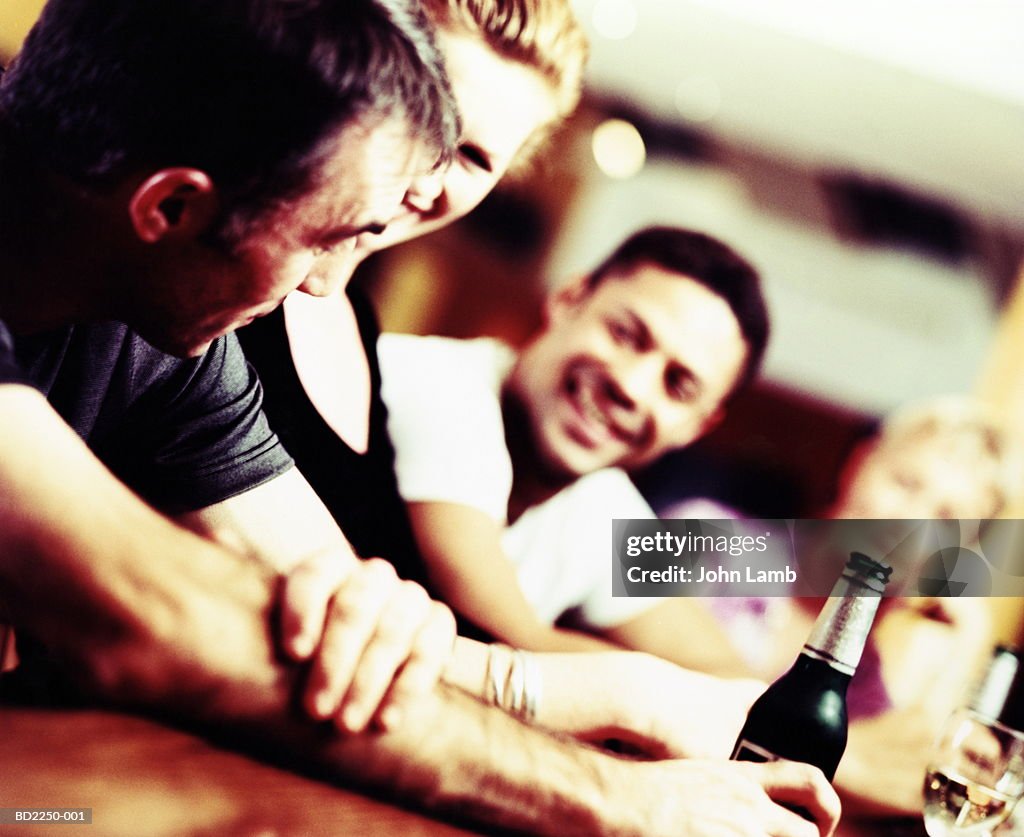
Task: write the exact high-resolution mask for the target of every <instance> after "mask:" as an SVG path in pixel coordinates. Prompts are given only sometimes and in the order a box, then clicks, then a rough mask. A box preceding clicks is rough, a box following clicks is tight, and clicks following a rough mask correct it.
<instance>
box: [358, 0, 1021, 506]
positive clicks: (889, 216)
mask: <svg viewBox="0 0 1024 837" xmlns="http://www.w3.org/2000/svg"><path fill="white" fill-rule="evenodd" d="M575 5H576V8H577V11H578V14H579V16H580V18H581V20H582V21H583V23H584V24H585V26H586V29H587V31H588V33H589V35H590V38H591V45H592V59H591V63H590V68H589V75H588V85H587V95H586V98H585V101H584V105H583V107H582V108H581V109H580V111H579V113H578V114H577V116H576V118H575V119H574V120H573V121H572V122H571V123H570V125H569V126H568V127H567V129H566V130H565V131H564V132H563V133H562V134H561V135H560V136H558V137H556V138H555V139H554V141H553V143H552V148H551V149H550V150H551V151H553V152H554V153H549V154H548V155H547V156H546V157H544V158H542V159H540V160H539V161H537V165H536V166H535V167H534V171H533V172H532V176H528V177H526V178H524V179H523V180H522V181H521V182H520V183H517V184H512V185H510V186H506V187H503V188H502V189H501V190H500V191H498V192H496V193H495V194H494V195H493V197H492V198H491V199H489V200H488V201H487V203H486V204H485V205H484V206H482V207H481V208H480V209H479V210H477V212H476V213H475V214H474V215H472V216H470V217H468V218H467V219H465V221H464V222H462V223H461V224H460V225H459V226H457V227H455V228H453V229H451V230H449V231H447V232H445V233H441V234H435V235H434V236H432V237H430V238H428V239H427V240H424V241H422V242H419V243H416V244H411V245H409V246H407V247H406V248H405V249H403V250H396V251H393V252H391V253H389V254H385V255H384V256H382V257H381V259H380V261H379V262H378V264H377V265H376V272H377V276H376V277H375V278H374V280H373V281H375V282H376V286H375V290H376V293H377V298H378V300H379V301H380V303H381V310H382V314H383V317H384V321H385V325H386V326H387V327H390V328H393V329H397V330H410V331H418V332H440V333H447V334H456V335H476V334H481V333H487V334H497V335H499V336H502V337H505V338H506V339H509V340H511V341H513V342H515V341H518V340H521V339H522V338H523V337H524V336H525V335H526V334H528V333H529V331H530V329H531V328H532V327H533V326H534V325H535V323H536V317H537V312H538V306H539V299H540V297H541V295H542V294H543V292H544V290H545V289H546V288H547V287H549V286H550V284H551V283H554V282H557V281H559V280H560V279H564V278H567V277H568V276H569V275H570V274H572V273H574V272H578V271H584V270H586V269H588V268H589V267H590V266H592V265H594V264H595V263H596V262H597V261H598V260H599V259H600V258H601V257H603V256H604V255H605V254H606V253H607V252H608V251H609V250H610V249H611V248H612V247H614V246H615V245H616V244H617V243H618V242H619V241H620V240H621V239H622V238H623V237H624V236H625V235H627V234H628V233H629V232H631V231H633V230H634V229H636V228H638V227H640V226H642V225H645V224H648V223H652V222H666V223H675V224H682V225H685V226H690V227H694V228H697V229H701V230H705V231H707V232H710V233H713V234H715V235H718V236H720V237H722V238H724V239H725V240H727V241H728V242H730V243H731V244H733V245H734V246H735V247H736V248H737V249H739V250H740V251H741V252H743V253H744V254H746V255H747V256H748V257H749V258H750V259H751V260H753V261H754V262H755V264H756V265H757V266H758V267H759V268H760V270H761V271H762V273H763V276H764V280H765V283H766V289H767V293H768V297H769V303H770V307H771V313H772V317H773V322H774V334H773V341H772V345H771V347H770V350H769V353H768V357H767V363H766V369H765V375H764V378H763V380H762V383H761V384H760V385H759V386H758V387H757V388H756V390H755V391H753V392H752V393H750V394H749V395H748V396H747V397H744V398H743V399H742V400H741V401H739V402H738V403H737V404H736V405H735V408H734V409H733V410H732V411H731V414H730V416H729V419H728V420H727V421H726V423H725V424H724V425H723V426H722V427H721V429H720V430H719V431H717V432H716V433H715V434H713V435H712V436H711V437H709V438H708V439H707V440H706V442H704V443H702V444H700V445H699V446H697V447H696V448H694V449H691V450H689V451H687V452H685V453H683V454H680V455H679V456H677V457H675V458H673V459H672V460H671V461H667V462H665V463H662V465H661V466H660V467H658V468H656V469H653V470H652V471H651V472H649V473H647V474H642V475H638V480H639V482H640V484H641V486H642V487H643V488H644V489H645V491H646V492H647V493H648V494H649V496H650V497H651V499H652V500H653V501H654V502H655V504H656V505H658V504H660V503H662V502H664V501H667V499H669V498H671V497H677V496H686V495H690V494H699V495H703V496H712V497H717V498H719V499H722V500H724V501H726V502H728V503H731V504H734V505H738V506H739V507H741V508H744V509H746V510H748V511H751V512H753V513H757V514H760V515H763V516H784V517H789V516H798V515H800V514H808V513H811V512H812V511H813V510H816V509H820V508H821V507H822V505H823V504H824V503H825V502H827V500H828V498H829V496H830V495H831V492H832V491H833V488H834V482H835V477H836V471H837V466H838V463H839V462H840V461H841V460H842V458H843V457H844V455H845V453H846V452H847V451H848V449H849V448H850V446H851V444H852V443H853V441H854V440H855V439H857V438H859V437H860V436H862V435H863V434H864V433H865V432H866V431H867V430H868V429H869V428H871V427H872V426H873V424H874V422H875V421H876V420H877V418H878V417H879V416H881V415H883V414H884V413H886V412H888V411H889V410H891V409H892V408H894V407H896V406H897V405H899V404H901V403H902V402H904V401H906V400H909V399H915V398H919V397H923V396H927V395H932V394H939V393H947V392H970V391H977V392H980V393H981V394H982V395H983V396H985V397H986V398H988V399H989V400H992V401H994V402H995V403H996V405H997V406H998V407H999V408H1000V409H1002V410H1004V411H1007V412H1010V413H1012V414H1014V416H1016V413H1017V412H1018V411H1019V410H1020V405H1019V404H1018V403H1017V402H1018V401H1019V400H1020V399H1021V397H1022V392H1024V373H1022V368H1021V367H1020V366H1019V361H1018V358H1021V357H1024V352H1022V349H1024V320H1021V322H1017V321H1018V320H1020V319H1021V317H1019V316H1018V317H1017V318H1014V317H1013V316H1012V312H1013V311H1014V310H1015V308H1014V302H1015V299H1016V285H1017V276H1018V274H1019V272H1020V267H1021V264H1022V253H1024V153H1022V151H1024V4H1021V3H1019V2H1016V0H979V2H974V3H971V4H963V3H957V2H949V0H939V2H924V1H923V0H886V2H882V1H881V0H866V2H861V3H857V4H839V3H820V2H813V0H773V2H771V3H763V2H757V0H714V2H711V0H674V1H673V2H671V3H666V2H664V1H663V0H577V2H576V4H575ZM1004 323H1005V325H1004ZM1001 328H1002V329H1003V330H1004V331H1005V332H1006V334H1005V336H1004V337H1002V338H1000V339H996V335H997V334H999V333H1000V329H1001ZM1020 426H1024V423H1021V424H1020Z"/></svg>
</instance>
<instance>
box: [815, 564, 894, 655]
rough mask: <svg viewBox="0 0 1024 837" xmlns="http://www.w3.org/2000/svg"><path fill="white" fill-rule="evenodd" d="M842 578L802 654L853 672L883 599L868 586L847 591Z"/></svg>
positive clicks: (846, 585)
mask: <svg viewBox="0 0 1024 837" xmlns="http://www.w3.org/2000/svg"><path fill="white" fill-rule="evenodd" d="M844 581H846V580H845V579H841V580H840V582H839V584H837V585H836V589H834V590H833V591H832V596H831V597H830V598H829V600H828V601H827V602H826V604H825V606H824V607H823V608H822V609H821V613H820V614H819V616H818V619H817V621H816V622H815V623H814V629H813V630H812V631H811V635H810V636H809V637H808V638H807V643H806V644H805V645H804V650H803V653H804V654H806V655H808V656H810V657H813V658H814V659H818V660H822V661H824V662H826V663H828V664H829V665H830V666H832V667H833V668H835V669H837V670H838V671H841V672H843V673H844V674H848V675H852V674H853V673H854V672H855V671H856V670H857V664H858V663H859V662H860V658H861V654H863V653H864V645H865V644H866V643H867V639H868V633H869V632H870V631H871V625H872V624H873V623H874V621H875V614H876V613H877V612H878V605H879V603H880V602H881V600H882V599H881V596H880V595H878V594H877V593H875V592H874V591H872V590H869V589H863V588H862V589H858V590H850V589H849V587H850V586H851V585H849V584H845V583H844ZM841 588H842V589H841Z"/></svg>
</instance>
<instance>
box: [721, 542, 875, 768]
mask: <svg viewBox="0 0 1024 837" xmlns="http://www.w3.org/2000/svg"><path fill="white" fill-rule="evenodd" d="M891 572H892V568H891V567H887V566H885V565H884V564H880V563H878V562H877V561H875V560H873V559H871V558H868V557H867V556H866V555H862V554H861V553H859V552H854V553H852V554H851V556H850V560H849V562H848V563H847V565H846V568H845V569H844V570H843V574H842V575H841V576H840V577H839V580H838V581H837V582H836V584H835V586H834V587H833V588H832V593H831V595H830V597H829V599H828V602H827V603H826V604H825V606H824V607H823V608H822V610H821V613H820V614H819V616H818V619H817V621H816V622H815V623H814V629H813V630H812V631H811V635H810V637H808V639H807V643H806V644H805V645H804V648H803V651H801V652H800V656H799V657H797V660H796V662H795V663H794V664H793V667H792V668H791V669H790V670H789V671H787V672H786V673H785V674H784V675H782V677H780V678H779V679H778V680H776V681H775V682H774V683H773V684H772V685H771V686H769V687H768V690H767V691H766V692H765V693H764V694H763V695H761V697H759V698H758V699H757V701H756V702H755V703H754V705H753V706H752V707H751V708H750V714H748V715H747V720H746V723H745V724H744V725H743V729H742V730H740V734H739V737H738V738H737V740H736V746H735V747H734V748H733V754H732V757H733V759H738V760H740V761H775V760H776V759H789V760H791V761H802V762H806V763H808V764H813V765H815V766H816V767H818V768H819V769H820V770H821V772H822V773H824V774H825V776H826V777H827V778H828V779H829V781H831V780H832V778H833V777H834V776H835V773H836V768H837V767H838V766H839V760H840V759H841V758H842V757H843V751H844V750H845V749H846V726H847V717H846V689H847V687H848V686H849V684H850V678H852V677H853V673H854V672H855V671H856V670H857V663H859V662H860V657H861V654H862V653H863V651H864V644H865V643H866V642H867V638H868V632H869V631H870V630H871V625H872V623H873V622H874V620H875V614H876V613H877V612H878V605H879V603H880V602H881V599H882V593H883V592H884V591H885V585H886V583H887V582H888V580H889V575H890V573H891Z"/></svg>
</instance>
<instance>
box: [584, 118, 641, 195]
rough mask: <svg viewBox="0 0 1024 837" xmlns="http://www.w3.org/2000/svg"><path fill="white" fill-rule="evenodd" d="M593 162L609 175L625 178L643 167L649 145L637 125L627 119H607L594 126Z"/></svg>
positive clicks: (592, 142)
mask: <svg viewBox="0 0 1024 837" xmlns="http://www.w3.org/2000/svg"><path fill="white" fill-rule="evenodd" d="M591 148H592V149H593V152H594V161H595V162H596V163H597V167H598V168H599V169H601V171H603V172H604V173H605V174H606V175H608V176H609V177H614V178H616V179H619V180H625V179H626V178H627V177H632V176H633V175H634V174H636V173H637V172H639V171H640V169H642V168H643V167H644V162H645V161H646V159H647V148H646V147H645V146H644V140H643V137H641V136H640V132H639V131H638V130H637V129H636V127H635V126H634V125H633V124H632V123H630V122H627V121H626V120H624V119H606V120H605V121H604V122H602V123H601V124H600V125H598V126H597V128H595V129H594V136H593V138H592V140H591Z"/></svg>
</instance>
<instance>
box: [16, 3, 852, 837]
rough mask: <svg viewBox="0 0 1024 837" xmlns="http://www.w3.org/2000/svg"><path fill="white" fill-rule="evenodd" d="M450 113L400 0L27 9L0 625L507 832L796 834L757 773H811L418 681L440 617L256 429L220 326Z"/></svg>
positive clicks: (395, 196) (66, 657)
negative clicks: (323, 725) (690, 751)
mask: <svg viewBox="0 0 1024 837" xmlns="http://www.w3.org/2000/svg"><path fill="white" fill-rule="evenodd" d="M457 122H458V120H457V118H456V115H455V111H454V105H453V102H452V100H451V96H450V92H449V90H448V87H447V83H446V81H445V79H444V76H443V72H442V70H441V68H440V64H439V60H438V56H437V53H436V51H435V48H434V46H433V43H432V40H431V38H430V36H429V34H428V33H427V31H426V29H425V28H424V24H423V22H422V20H421V15H420V13H419V11H418V4H416V3H415V2H412V0H347V2H329V0H216V2H215V0H174V2H144V0H107V2H104V3H96V2H94V0H50V2H49V3H48V4H47V6H46V8H45V10H44V12H43V16H42V18H41V21H40V23H39V24H37V26H36V27H35V28H34V29H33V31H32V33H31V34H30V35H29V38H28V40H27V41H26V44H25V47H24V49H23V51H22V53H21V54H20V55H19V57H18V59H17V60H16V62H15V64H14V65H13V66H12V68H11V69H10V71H9V72H8V73H7V74H6V75H5V76H4V78H3V80H2V82H0V598H2V605H3V606H5V607H6V610H7V613H8V617H9V619H10V621H11V622H13V624H14V626H15V629H16V630H17V631H18V632H19V636H21V637H25V638H28V639H30V640H31V644H32V646H33V647H40V646H41V647H44V648H45V649H46V651H47V652H48V659H49V660H51V661H54V662H55V663H56V664H57V665H58V666H59V667H63V669H64V670H65V671H66V672H67V673H69V674H71V675H72V679H73V680H74V682H75V683H76V684H78V685H79V686H81V687H83V688H85V689H87V690H91V691H92V692H94V693H96V694H98V695H100V696H101V697H106V698H108V699H111V700H114V701H117V702H118V703H120V704H122V705H124V704H127V705H140V706H144V707H150V708H156V709H159V710H161V711H163V712H164V713H166V714H171V715H173V716H176V717H179V718H181V719H183V720H185V721H189V722H200V723H205V724H211V723H213V724H218V725H222V726H223V725H231V726H232V728H233V729H234V730H235V731H236V732H239V731H249V732H251V733H252V734H253V735H254V736H258V737H259V739H258V740H259V743H260V745H261V747H262V748H264V749H265V748H266V746H267V745H268V744H270V745H274V746H276V747H277V748H278V749H280V750H284V751H285V752H286V753H287V754H288V755H289V756H290V757H291V758H292V760H293V761H294V759H300V760H302V761H304V762H306V763H316V764H317V765H318V766H320V767H322V768H324V769H326V770H327V771H329V772H330V773H331V774H333V775H335V776H339V777H343V778H346V779H348V780H359V781H361V782H363V783H364V784H370V785H373V786H375V787H377V788H382V789H389V790H391V791H393V792H395V793H397V794H400V795H401V796H402V797H403V798H405V799H407V800H412V801H416V802H419V803H422V804H429V805H432V806H433V807H435V808H439V809H448V810H459V811H460V813H462V811H461V810H460V809H462V807H463V805H466V803H468V805H467V807H469V809H470V810H471V811H472V812H473V815H474V816H475V817H477V818H478V819H481V820H485V821H487V822H491V823H497V824H499V825H502V826H508V827H512V828H521V829H530V830H533V831H536V832H538V833H551V834H562V833H567V832H569V831H578V830H579V829H580V828H585V829H587V830H591V831H598V830H600V831H607V832H612V831H614V832H615V833H622V834H627V833H628V834H675V833H679V832H680V831H682V832H686V833H694V834H697V833H702V832H703V831H705V830H706V829H704V828H703V827H702V825H701V823H703V822H705V820H706V819H707V817H706V814H705V811H712V812H714V811H720V810H730V811H731V810H735V809H737V808H741V809H744V810H749V811H750V812H751V817H750V819H752V820H754V821H763V822H764V823H765V824H766V826H767V830H770V831H771V832H772V833H776V834H785V835H790V834H793V835H797V834H804V833H807V829H808V828H809V826H808V825H807V824H806V823H805V822H804V821H803V820H801V819H800V818H799V817H796V816H795V815H793V814H791V813H789V812H786V811H784V810H783V809H782V808H780V807H778V806H776V805H773V804H772V803H771V800H770V798H769V793H771V794H772V796H779V795H785V796H786V797H787V798H788V799H789V800H790V801H792V802H793V803H794V804H798V805H801V806H802V807H804V808H807V809H810V810H812V811H814V812H815V813H816V814H817V815H818V816H819V817H820V818H821V821H822V823H823V830H825V831H829V830H830V829H831V825H832V824H833V823H834V821H835V818H836V812H835V802H834V796H832V795H830V791H829V789H828V788H827V785H825V784H824V780H823V779H822V778H821V777H820V774H816V773H814V771H813V770H812V769H810V768H806V769H805V768H803V767H802V766H799V765H788V766H787V765H775V766H767V767H765V766H761V765H757V766H755V765H713V766H707V765H700V764H697V765H691V764H688V763H684V762H679V761H675V762H665V763H663V764H659V765H650V764H640V763H634V762H625V761H619V760H617V759H613V758H611V757H609V756H604V755H601V754H598V753H596V752H594V751H591V750H589V749H585V748H583V747H578V746H574V745H571V744H567V743H566V742H564V741H563V740H561V739H557V738H554V737H552V736H549V735H547V734H546V733H544V732H541V731H540V730H536V729H530V728H528V727H526V726H523V725H521V724H519V723H517V722H516V721H514V720H513V719H512V718H510V717H508V716H507V715H504V714H502V713H501V712H500V711H499V710H497V709H495V708H493V707H485V706H483V705H482V704H481V703H480V702H479V701H477V700H475V699H473V698H471V697H469V696H466V695H464V694H462V693H460V692H458V691H457V690H455V689H452V688H450V687H448V686H445V685H441V686H438V685H436V684H437V680H438V678H439V676H440V674H441V669H442V667H444V666H446V665H447V666H448V668H447V670H446V677H450V678H454V679H456V680H458V679H459V675H458V673H457V672H456V673H452V672H453V671H454V670H455V669H458V668H460V667H462V669H463V671H464V670H465V664H466V663H467V662H468V661H467V659H466V654H465V653H461V654H455V655H452V654H451V645H452V619H451V615H450V613H449V612H448V611H447V610H446V609H444V608H443V607H441V606H440V605H437V604H436V603H431V602H430V601H429V600H428V599H427V597H426V594H425V593H424V592H423V591H422V589H421V588H419V587H416V586H415V585H410V584H408V583H401V582H398V581H397V579H396V577H395V576H394V573H393V571H392V570H390V569H388V568H387V566H386V565H385V564H384V562H382V561H373V560H371V561H367V562H359V561H358V560H357V559H356V558H355V557H354V555H353V554H352V552H351V550H350V549H349V547H348V544H347V543H346V541H345V539H344V537H343V535H342V534H341V532H340V531H339V530H338V529H337V527H336V526H335V525H334V523H333V521H332V520H331V518H330V516H329V514H328V513H327V512H326V510H325V509H324V508H323V506H322V504H320V502H319V501H318V500H317V498H316V496H315V495H314V494H313V492H312V491H311V489H310V488H309V486H308V484H307V483H306V482H305V481H304V479H303V478H302V477H301V476H300V475H299V473H298V472H297V471H296V470H295V469H294V468H292V467H290V460H289V459H288V457H287V455H286V454H285V453H284V452H283V451H282V450H281V448H280V445H279V444H278V442H277V440H276V438H275V437H274V436H273V434H272V433H271V432H270V430H269V429H268V427H267V425H266V422H265V421H264V419H263V418H262V415H261V413H260V409H259V399H260V394H259V387H258V384H257V382H256V381H255V380H254V378H253V376H252V373H251V372H250V370H249V369H248V368H247V367H246V366H245V364H244V361H243V358H242V356H241V354H240V352H239V350H238V348H237V345H236V343H235V340H234V337H233V336H231V335H230V332H231V331H232V330H233V329H235V328H237V327H239V326H240V325H243V324H245V323H247V322H250V321H251V320H252V319H254V318H255V317H258V316H260V315H262V314H265V313H267V312H269V311H271V310H272V309H273V308H275V307H276V306H277V305H278V304H279V303H280V301H281V300H282V299H283V298H284V296H286V295H287V294H288V293H290V292H292V291H294V290H300V291H302V292H305V293H308V294H312V295H324V294H328V293H330V292H332V290H333V288H334V287H335V286H336V284H337V283H338V282H339V281H340V280H341V279H342V278H343V277H344V276H345V275H346V273H347V272H348V271H349V270H350V269H351V266H350V259H351V256H352V253H353V252H354V250H355V248H356V243H357V240H358V238H359V237H360V236H362V235H369V234H373V233H374V232H377V231H380V230H381V229H382V227H383V226H384V225H385V224H386V223H387V222H388V221H389V220H390V219H391V218H392V217H393V216H394V215H395V214H396V213H397V212H398V211H399V207H400V204H401V201H402V200H403V198H404V197H405V195H406V191H407V190H408V189H410V187H411V185H412V183H413V181H414V180H415V178H416V177H417V176H418V175H421V174H424V173H426V172H428V171H430V170H431V169H432V168H433V167H434V166H435V165H437V164H438V159H439V158H440V160H441V162H442V163H444V162H446V160H447V158H448V157H449V156H450V155H451V153H452V151H453V147H454V143H455V141H456V138H457V134H458V125H457ZM226 335H227V336H226ZM279 581H283V585H282V586H283V593H282V594H281V597H280V600H279V601H278V599H277V598H276V596H275V593H276V592H277V588H278V586H279V585H278V582H279ZM325 589H327V590H329V591H331V595H330V596H328V597H326V598H325V597H324V596H323V591H324V590H325ZM278 606H279V607H280V614H279V615H280V622H281V626H280V633H281V634H282V635H283V636H281V637H276V638H275V639H276V640H279V641H282V642H283V644H284V648H285V650H286V651H287V652H288V654H289V655H290V656H291V657H292V658H294V659H295V660H297V661H304V660H309V661H310V662H309V665H308V666H298V665H296V664H288V663H284V662H282V661H281V660H280V659H279V657H278V654H277V652H276V647H275V645H276V642H272V641H271V625H272V624H276V623H273V622H272V620H271V615H272V613H274V612H275V610H274V608H275V607H278ZM461 647H462V648H463V649H465V645H463V646H461ZM449 657H450V658H451V659H450V660H449ZM38 659H39V657H33V655H31V654H30V655H27V659H26V665H25V668H26V669H27V670H29V671H30V672H31V670H32V669H33V668H34V667H35V666H36V665H37V660H38ZM474 671H476V672H478V673H479V668H477V669H475V670H474ZM473 676H477V675H473ZM473 676H471V677H470V678H469V680H472V679H473ZM477 679H478V680H481V679H483V678H482V677H479V676H477ZM461 682H463V683H465V682H466V677H464V676H463V677H462V678H461ZM300 686H301V687H302V697H303V699H304V704H305V707H304V708H305V710H306V712H307V714H311V715H313V716H314V717H316V718H322V719H332V720H334V721H335V723H336V724H337V726H338V727H339V728H340V729H341V730H342V731H345V732H347V733H348V734H345V735H338V736H330V735H323V734H321V733H322V731H321V730H317V729H315V728H314V727H313V726H312V724H311V723H310V722H309V721H308V720H303V719H298V718H295V717H293V714H292V712H291V711H290V708H291V704H292V700H293V697H294V695H293V692H294V691H295V690H296V689H297V688H299V687H300ZM478 686H479V683H472V687H473V688H477V687H478ZM371 717H376V720H377V722H378V728H377V729H376V730H375V731H374V732H373V734H369V733H368V732H367V731H366V730H367V726H368V723H369V721H370V719H371ZM4 769H12V766H11V765H9V764H5V763H4V761H3V760H2V759H0V786H2V785H3V776H2V770H4ZM495 789H500V791H498V792H495ZM581 823H582V824H583V825H581ZM810 828H812V833H813V827H810Z"/></svg>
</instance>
